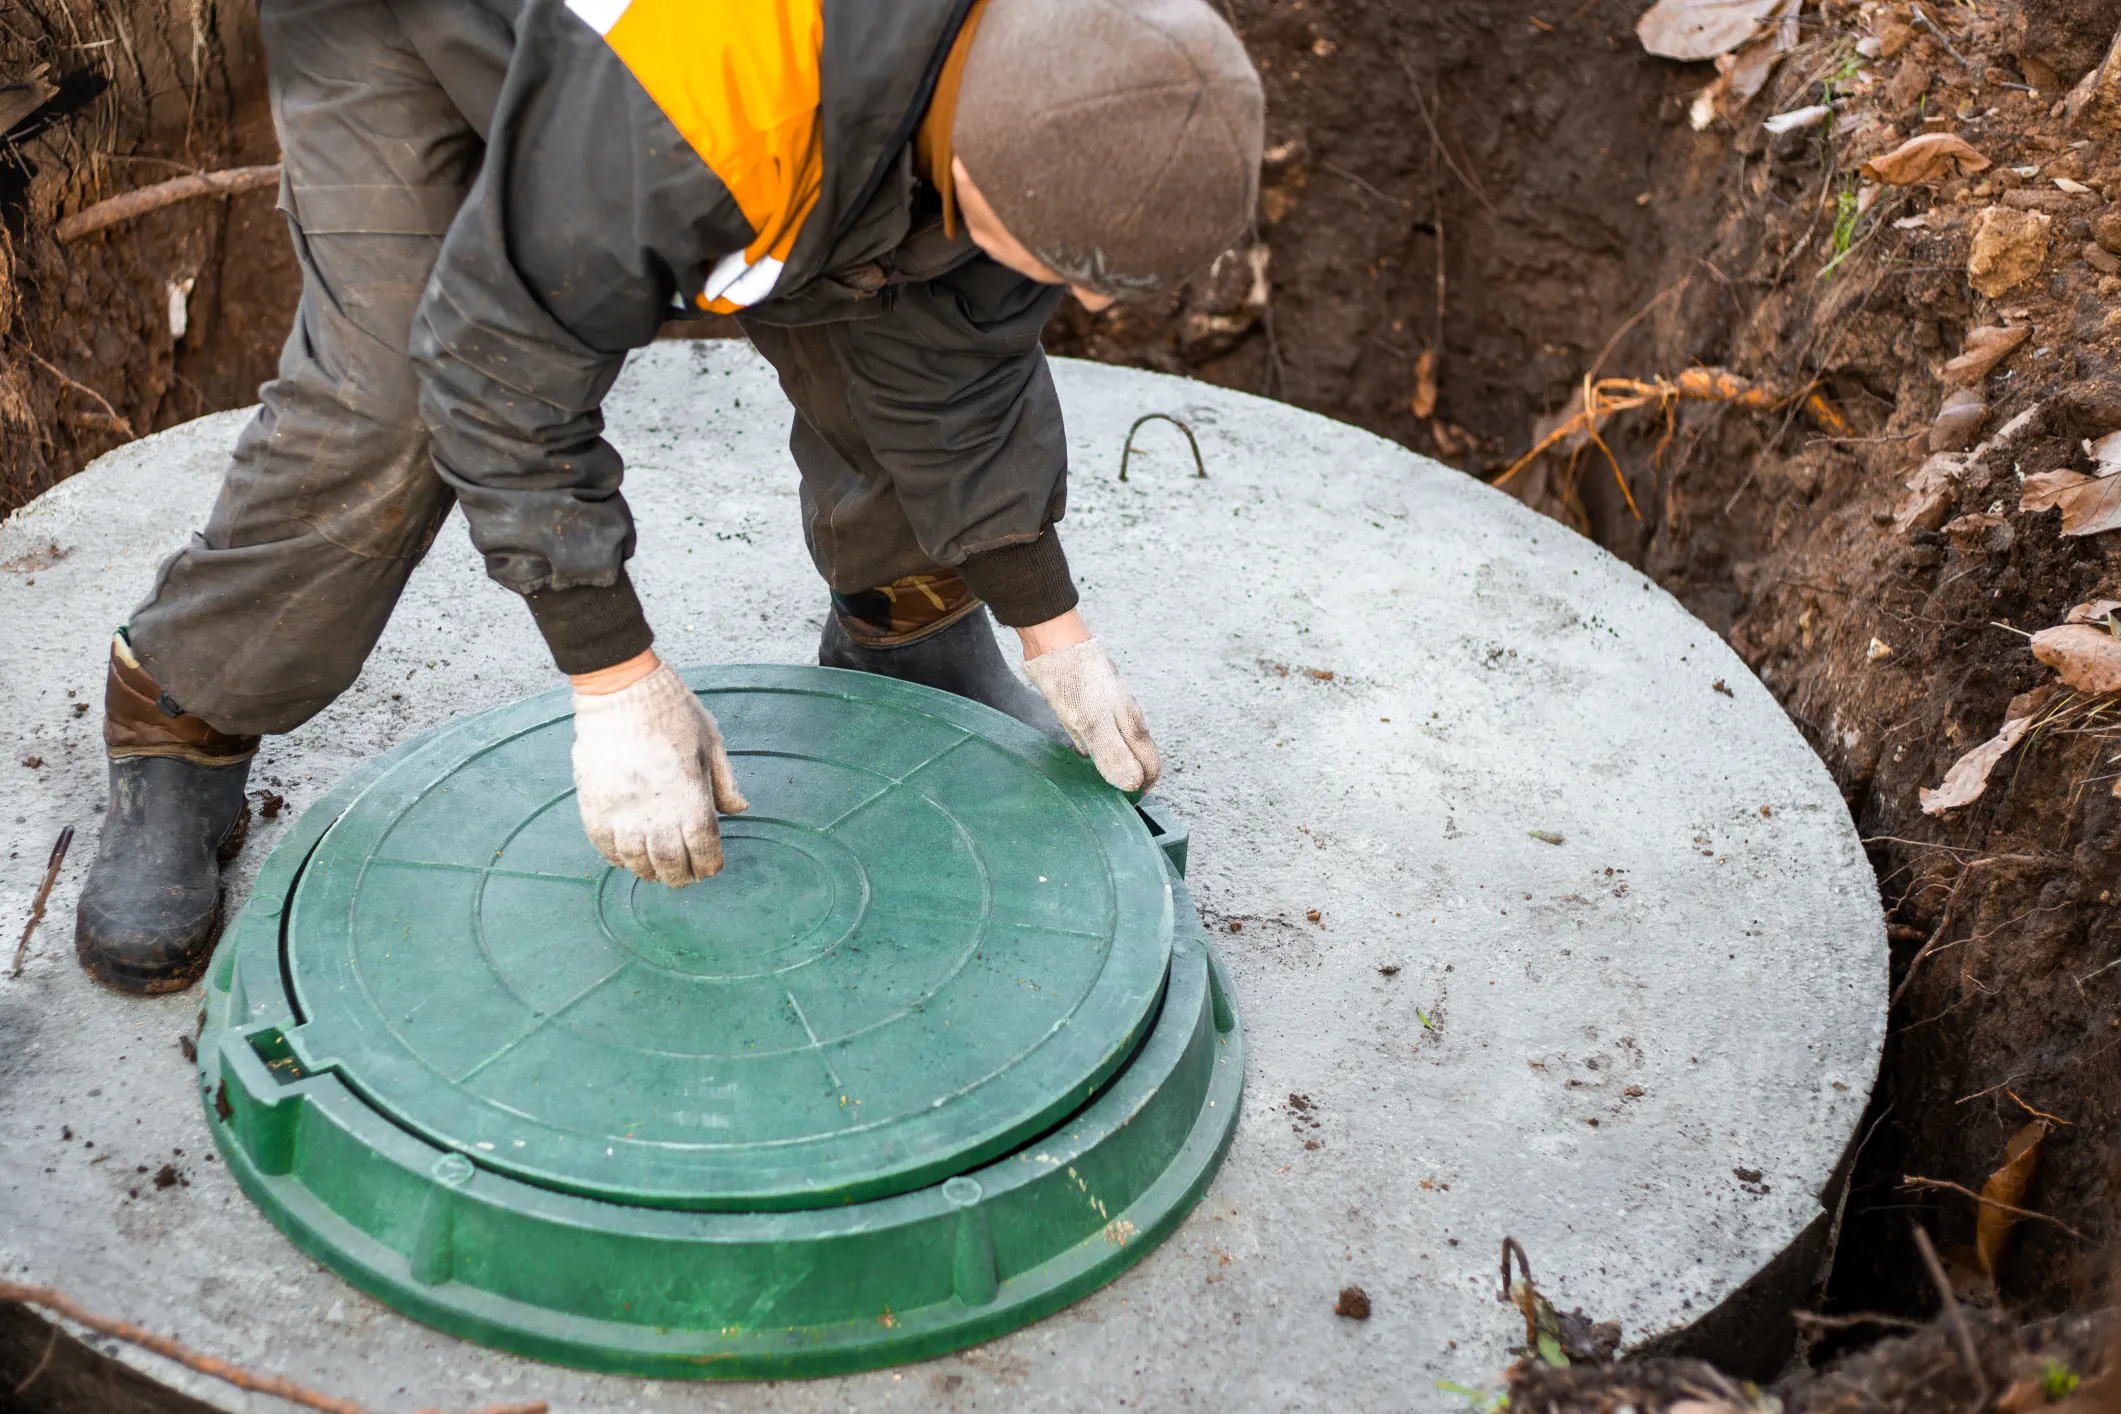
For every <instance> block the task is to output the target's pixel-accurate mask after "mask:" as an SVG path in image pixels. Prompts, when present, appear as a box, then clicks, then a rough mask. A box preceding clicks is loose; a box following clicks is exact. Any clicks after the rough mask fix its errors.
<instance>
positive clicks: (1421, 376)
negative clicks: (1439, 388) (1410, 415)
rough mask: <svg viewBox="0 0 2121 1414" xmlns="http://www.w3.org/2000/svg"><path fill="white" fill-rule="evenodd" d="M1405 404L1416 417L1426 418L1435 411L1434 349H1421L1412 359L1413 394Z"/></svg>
mask: <svg viewBox="0 0 2121 1414" xmlns="http://www.w3.org/2000/svg"><path fill="white" fill-rule="evenodd" d="M1407 405H1408V406H1409V407H1411V408H1413V409H1414V415H1415V416H1416V417H1421V418H1426V417H1428V416H1429V415H1430V414H1431V413H1433V412H1435V411H1436V350H1434V349H1423V350H1422V351H1421V357H1420V358H1417V359H1415V360H1414V396H1413V397H1412V398H1410V399H1408V403H1407Z"/></svg>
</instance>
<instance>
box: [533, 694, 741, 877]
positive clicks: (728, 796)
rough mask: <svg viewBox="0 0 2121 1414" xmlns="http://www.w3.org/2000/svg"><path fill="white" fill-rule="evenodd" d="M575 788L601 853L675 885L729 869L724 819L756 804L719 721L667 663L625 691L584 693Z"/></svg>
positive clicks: (577, 701) (579, 699)
mask: <svg viewBox="0 0 2121 1414" xmlns="http://www.w3.org/2000/svg"><path fill="white" fill-rule="evenodd" d="M574 786H575V800H576V803H577V804H579V805H580V806H581V809H582V828H583V830H585V831H587V832H588V835H589V842H590V843H591V844H592V845H594V846H596V851H597V853H598V854H601V855H603V856H604V857H605V858H606V859H608V860H610V861H611V862H612V863H613V864H616V865H618V866H619V867H621V868H623V869H631V870H632V871H633V872H634V873H636V874H638V875H640V876H641V877H642V878H643V879H652V880H655V881H657V882H660V883H664V884H668V885H669V886H670V887H672V888H679V887H682V886H683V885H686V884H689V883H692V882H693V881H694V880H695V879H704V878H706V877H707V876H708V875H710V874H714V873H718V872H719V871H720V870H721V867H722V835H721V830H720V827H719V826H718V825H717V823H716V813H717V812H718V811H719V812H720V813H722V814H729V815H733V814H735V813H736V812H737V811H740V810H743V809H745V808H746V807H747V805H748V804H749V802H747V801H746V800H745V799H744V796H743V793H742V792H741V791H739V790H738V789H737V788H736V775H735V773H734V772H732V771H731V770H730V769H729V753H728V752H727V751H726V750H724V749H723V746H722V732H721V729H720V728H719V727H717V726H716V725H715V724H714V717H713V716H712V715H711V714H710V713H709V712H708V711H707V709H706V708H705V707H702V706H701V705H700V699H699V698H697V697H695V696H694V695H693V693H692V689H691V688H689V687H687V686H685V683H684V681H683V680H682V679H681V678H679V677H678V675H677V674H676V673H675V672H673V671H671V669H670V666H669V665H668V664H660V663H659V664H657V666H656V667H655V669H654V671H652V672H650V673H649V674H648V675H647V676H645V677H642V678H640V679H638V680H637V681H635V682H633V683H631V684H629V685H628V686H626V687H622V688H620V689H619V690H618V691H616V692H585V691H583V690H582V689H581V687H580V686H577V687H576V689H575V694H574Z"/></svg>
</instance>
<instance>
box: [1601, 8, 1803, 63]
mask: <svg viewBox="0 0 2121 1414" xmlns="http://www.w3.org/2000/svg"><path fill="white" fill-rule="evenodd" d="M1788 3H1789V0H1657V3H1656V4H1654V5H1652V6H1651V7H1650V8H1649V11H1648V12H1647V13H1646V14H1644V15H1643V17H1642V18H1641V19H1639V20H1637V21H1636V22H1635V36H1636V38H1638V39H1640V40H1641V41H1642V47H1643V48H1645V49H1647V50H1649V51H1650V52H1651V53H1652V54H1660V55H1662V56H1664V57H1665V58H1667V59H1684V60H1689V61H1691V60H1698V59H1713V58H1715V57H1716V56H1717V55H1719V54H1728V53H1730V52H1731V51H1732V50H1733V49H1736V48H1737V47H1738V46H1739V45H1741V44H1743V43H1745V42H1746V41H1747V40H1749V39H1751V38H1752V37H1753V36H1754V35H1755V34H1756V33H1758V32H1759V30H1760V29H1761V27H1762V26H1763V25H1764V24H1766V23H1767V22H1768V20H1770V19H1771V18H1772V17H1774V16H1775V15H1776V14H1778V13H1779V12H1780V11H1781V10H1782V9H1783V8H1784V7H1785V6H1786V5H1788Z"/></svg>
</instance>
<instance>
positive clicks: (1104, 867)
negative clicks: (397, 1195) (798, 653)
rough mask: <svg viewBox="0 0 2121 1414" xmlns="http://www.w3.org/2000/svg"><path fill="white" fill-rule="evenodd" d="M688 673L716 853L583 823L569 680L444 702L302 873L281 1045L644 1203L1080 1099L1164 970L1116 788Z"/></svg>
mask: <svg viewBox="0 0 2121 1414" xmlns="http://www.w3.org/2000/svg"><path fill="white" fill-rule="evenodd" d="M690 679H691V682H692V685H693V686H694V688H695V689H696V690H697V691H698V692H699V695H700V697H701V699H702V700H703V701H704V702H705V704H706V705H707V707H708V709H709V710H710V711H711V712H713V713H714V715H715V717H716V718H717V719H718V720H719V722H720V723H721V726H722V730H723V733H724V736H725V739H726V740H727V742H728V744H729V749H730V753H731V757H732V761H733V764H734V765H735V768H736V772H737V778H738V781H739V784H740V785H741V787H742V789H743V790H744V791H745V793H746V794H747V796H748V797H749V799H750V802H751V807H750V809H749V810H747V811H745V812H744V813H742V814H740V815H734V816H730V817H728V818H726V819H725V820H724V821H723V825H722V835H723V841H724V849H725V852H726V857H727V866H726V867H725V868H724V869H723V871H722V872H721V873H720V874H718V875H716V876H715V877H713V878H711V879H705V880H701V881H700V882H698V883H695V884H692V885H690V886H689V887H686V888H682V889H671V888H666V887H664V886H663V885H661V884H656V883H645V882H643V881H642V880H640V879H639V878H637V877H635V876H634V875H633V874H631V873H629V872H628V871H626V870H624V869H618V868H614V867H612V866H611V865H608V864H606V863H605V862H604V860H603V859H602V858H600V857H599V856H598V855H597V854H596V852H595V850H594V849H592V848H591V847H590V845H589V843H588V841H587V839H586V838H585V837H584V835H583V833H582V824H581V818H580V816H579V814H578V812H577V809H576V804H575V796H574V779H573V774H572V769H571V765H570V758H569V746H570V743H571V742H572V740H573V717H572V715H571V713H570V712H569V710H568V706H567V698H566V694H564V693H554V694H546V695H544V696H541V697H538V698H534V699H532V700H530V701H528V702H524V703H519V704H516V705H515V706H512V707H507V708H502V709H498V710H495V711H490V712H486V713H483V714H480V715H478V716H474V717H471V718H468V719H464V720H461V721H459V722H456V723H453V724H451V725H450V726H447V727H445V728H443V729H441V730H440V731H437V732H435V733H433V734H431V735H430V736H428V737H426V738H424V739H423V740H421V741H420V742H419V743H418V744H417V745H416V746H415V747H413V748H412V749H409V750H408V749H401V750H400V751H398V752H397V753H394V755H393V756H392V758H391V762H390V765H389V767H388V769H386V770H385V771H384V772H383V774H382V775H381V776H380V777H379V778H378V779H377V780H376V781H375V782H374V783H373V784H372V785H371V786H370V787H369V788H368V789H367V790H365V791H364V792H363V793H362V794H361V795H360V796H359V798H358V799H356V800H354V801H353V802H352V803H351V804H350V805H349V807H348V808H347V810H346V812H345V814H344V815H342V816H341V817H340V818H339V820H338V822H337V823H336V824H335V825H333V826H332V828H331V829H330V831H329V832H328V833H326V834H325V835H324V837H323V839H322V841H321V842H320V843H319V844H318V845H317V847H316V850H315V852H314V854H312V855H311V856H310V857H309V861H308V864H307V867H306V868H305V869H303V871H302V872H301V874H300V876H299V882H297V883H296V884H295V885H294V888H293V897H292V907H291V909H290V910H289V913H288V917H287V923H286V927H285V929H284V933H283V937H282V941H281V951H282V956H283V965H284V967H285V969H286V973H287V975H288V976H289V977H290V978H291V980H292V985H293V991H294V1003H295V1007H296V1009H297V1014H298V1015H299V1016H300V1017H301V1018H302V1022H301V1024H300V1025H299V1026H296V1027H294V1028H292V1029H290V1030H288V1032H287V1033H286V1040H287V1044H288V1046H289V1047H290V1049H291V1052H292V1054H293V1055H294V1056H295V1058H296V1059H297V1060H298V1062H299V1063H300V1064H302V1065H303V1066H304V1067H305V1068H306V1069H308V1070H311V1071H318V1070H324V1069H330V1070H334V1071H336V1072H337V1073H338V1074H339V1075H341V1076H342V1077H343V1078H344V1079H345V1081H346V1083H347V1084H348V1085H350V1086H351V1087H352V1088H353V1089H355V1090H356V1091H358V1092H359V1093H360V1094H362V1095H364V1096H365V1097H367V1098H368V1100H369V1101H370V1102H371V1103H372V1104H374V1105H375V1106H376V1107H377V1108H378V1109H379V1110H381V1111H383V1112H384V1113H386V1114H388V1115H390V1116H391V1117H392V1118H393V1119H395V1120H396V1121H397V1122H398V1123H400V1124H402V1125H403V1126H405V1127H406V1128H408V1129H410V1130H412V1131H413V1132H415V1133H416V1134H419V1135H420V1136H422V1137H423V1138H425V1139H427V1140H428V1141H429V1142H431V1143H433V1144H435V1145H436V1146H438V1147H440V1148H443V1149H447V1150H453V1151H456V1152H460V1153H462V1154H464V1155H465V1156H467V1157H468V1158H470V1159H471V1160H472V1161H473V1162H474V1163H476V1164H478V1165H480V1166H481V1167H485V1168H490V1169H493V1170H495V1171H497V1172H502V1173H507V1174H511V1175H513V1176H515V1177H518V1178H522V1179H525V1180H528V1181H529V1182H531V1183H534V1184H538V1185H541V1186H545V1187H550V1188H557V1189H562V1190H565V1191H568V1192H574V1193H581V1194H588V1195H593V1196H597V1197H601V1198H606V1199H610V1200H612V1201H615V1202H621V1203H635V1204H646V1205H650V1206H657V1207H680V1208H701V1209H720V1210H743V1209H762V1208H810V1207H820V1206H827V1205H832V1204H840V1203H845V1202H849V1201H852V1200H857V1199H865V1198H874V1197H879V1196H882V1195H885V1194H889V1193H896V1192H902V1191H904V1190H906V1189H909V1188H914V1187H917V1186H920V1185H922V1184H925V1183H928V1182H931V1181H935V1180H938V1179H940V1178H943V1177H947V1176H949V1175H951V1174H957V1173H963V1172H964V1171H966V1170H967V1169H969V1168H971V1167H973V1166H974V1165H976V1164H979V1163H982V1162H984V1161H985V1160H987V1159H989V1158H991V1157H993V1156H994V1155H996V1154H998V1153H1001V1152H1003V1151H1005V1150H1008V1149H1010V1148H1013V1147H1014V1146H1015V1145H1016V1144H1018V1143H1019V1142H1021V1141H1022V1140H1024V1139H1026V1138H1028V1137H1029V1136H1031V1135H1034V1134H1037V1133H1039V1132H1041V1131H1043V1130H1045V1129H1048V1128H1050V1127H1051V1126H1052V1125H1053V1124H1055V1123H1056V1122H1058V1121H1059V1120H1061V1119H1062V1118H1064V1117H1066V1116H1067V1115H1068V1114H1070V1113H1071V1112H1073V1111H1074V1110H1076V1109H1078V1108H1079V1107H1080V1106H1081V1105H1082V1104H1083V1103H1084V1101H1085V1100H1086V1099H1088V1098H1089V1096H1090V1095H1091V1094H1092V1093H1093V1092H1094V1091H1095V1090H1096V1089H1097V1088H1098V1086H1099V1085H1100V1084H1102V1083H1103V1082H1104V1080H1105V1079H1106V1078H1107V1077H1108V1076H1110V1075H1111V1074H1112V1072H1113V1071H1114V1070H1116V1069H1117V1068H1118V1067H1119V1066H1120V1065H1121V1064H1122V1063H1123V1062H1124V1061H1125V1060H1126V1058H1127V1057H1128V1055H1129V1054H1130V1053H1131V1052H1132V1051H1133V1049H1134V1046H1135V1044H1136V1042H1137V1041H1138V1040H1139V1039H1140V1038H1141V1036H1142V1034H1143V1032H1144V1030H1145V1027H1146V1023H1147V1021H1148V1018H1149V1014H1150V1012H1151V1010H1152V1009H1153V1008H1154V1006H1155V1004H1156V1000H1157V997H1158V996H1159V994H1160V992H1161V990H1162V987H1163V983H1164V974H1165V971H1166V968H1167V966H1168V964H1169V959H1170V950H1171V928H1172V913H1171V891H1170V888H1169V886H1168V884H1167V883H1166V881H1165V875H1164V865H1163V856H1162V854H1161V853H1160V852H1159V851H1158V849H1157V846H1156V844H1155V842H1154V841H1153V840H1152V839H1151V837H1150V835H1149V832H1148V829H1147V828H1146V827H1145V826H1144V825H1143V823H1142V821H1141V819H1140V818H1139V817H1138V816H1137V815H1136V814H1135V812H1134V810H1133V809H1132V807H1130V806H1129V805H1128V804H1127V802H1126V800H1125V799H1124V798H1123V797H1121V796H1120V795H1119V794H1118V793H1117V792H1116V791H1114V790H1112V789H1111V787H1109V786H1107V785H1106V784H1105V783H1104V782H1103V781H1102V780H1100V779H1099V778H1098V776H1097V773H1096V771H1095V770H1094V769H1093V768H1092V767H1091V766H1090V765H1089V764H1088V763H1087V762H1086V761H1084V760H1083V758H1081V757H1079V756H1077V755H1076V754H1075V753H1074V752H1072V751H1069V750H1067V749H1065V748H1063V747H1060V746H1057V745H1055V744H1054V743H1053V742H1051V741H1049V740H1047V739H1046V738H1045V737H1043V736H1041V735H1039V734H1038V733H1037V732H1035V731H1033V730H1031V729H1030V728H1028V727H1025V726H1023V725H1022V724H1021V723H1018V722H1016V721H1014V720H1012V719H1010V718H1008V717H1005V716H1003V715H1002V714H1000V713H998V712H995V711H992V710H991V709H989V708H986V707H983V706H980V705H979V704H977V703H973V702H968V701H966V700H965V699H963V698H959V697H953V696H951V695H949V694H947V693H941V692H934V691H930V690H928V689H925V688H919V687H914V686H910V685H908V684H904V683H897V682H892V681H889V680H887V679H884V678H878V677H872V676H870V675H868V674H864V673H846V672H839V671H836V670H833V669H829V668H793V667H761V668H720V669H714V670H704V671H698V672H694V673H692V674H691V675H690ZM258 902H259V904H260V905H266V906H271V905H276V904H277V903H278V900H277V899H270V898H268V899H263V900H259V901H258ZM254 906H258V905H254Z"/></svg>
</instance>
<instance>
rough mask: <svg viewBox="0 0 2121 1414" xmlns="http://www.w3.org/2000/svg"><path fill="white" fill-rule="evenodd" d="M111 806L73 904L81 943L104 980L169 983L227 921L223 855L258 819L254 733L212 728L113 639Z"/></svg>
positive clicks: (107, 729) (192, 969)
mask: <svg viewBox="0 0 2121 1414" xmlns="http://www.w3.org/2000/svg"><path fill="white" fill-rule="evenodd" d="M103 710H104V720H103V739H104V744H105V748H106V750H107V751H108V752H109V755H110V805H109V808H108V809H107V810H106V811H105V812H104V816H103V834H102V837H101V838H100V839H99V840H98V841H97V842H96V862H95V863H94V864H92V865H90V866H89V871H88V881H87V883H86V884H84V885H83V886H82V890H81V903H80V906H79V908H78V909H77V911H76V912H75V915H74V950H75V952H76V953H77V954H78V955H79V956H80V959H81V965H82V966H83V967H85V968H87V969H88V972H89V974H90V975H91V976H93V977H94V978H95V979H96V980H97V981H99V982H102V983H104V984H106V985H108V986H111V987H115V988H117V989H119V990H120V991H126V992H173V991H177V990H179V989H180V988H183V987H188V986H190V985H191V984H192V982H193V981H194V980H196V979H197V978H198V976H199V974H200V973H201V972H203V971H205V970H206V964H207V960H208V958H210V957H211V956H212V953H213V944H214V938H215V935H216V934H217V933H218V932H219V931H220V923H221V866H222V865H224V864H226V863H227V862H228V861H230V860H232V859H234V858H235V856H236V852H237V851H238V850H240V849H241V848H242V847H243V836H244V833H245V832H246V830H247V829H248V828H249V825H250V804H249V802H248V801H247V800H246V799H245V798H244V789H245V787H246V786H247V785H248V784H249V781H250V762H251V757H252V756H253V755H255V754H256V752H257V749H258V738H256V737H254V736H248V737H246V736H235V735H232V734H230V733H226V732H220V731H216V730H215V729H214V728H213V727H211V726H209V725H208V724H207V723H205V722H204V721H202V720H200V719H199V718H198V717H195V716H192V715H191V714H190V713H188V712H186V711H184V710H183V708H181V707H179V706H178V705H177V704H176V702H175V701H173V700H172V699H171V698H170V696H169V694H168V693H166V692H164V691H162V689H161V688H160V687H159V686H157V685H156V683H155V680H154V679H153V678H152V677H150V676H149V675H148V673H147V671H146V670H145V669H144V668H142V667H141V666H140V664H139V663H138V662H137V661H136V660H134V659H133V657H132V652H131V649H130V648H129V647H128V646H127V645H126V644H125V640H124V638H123V636H122V635H121V636H120V637H118V638H117V639H115V640H113V642H112V645H111V665H110V674H109V676H108V678H107V679H106V680H105V684H104V697H103Z"/></svg>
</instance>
